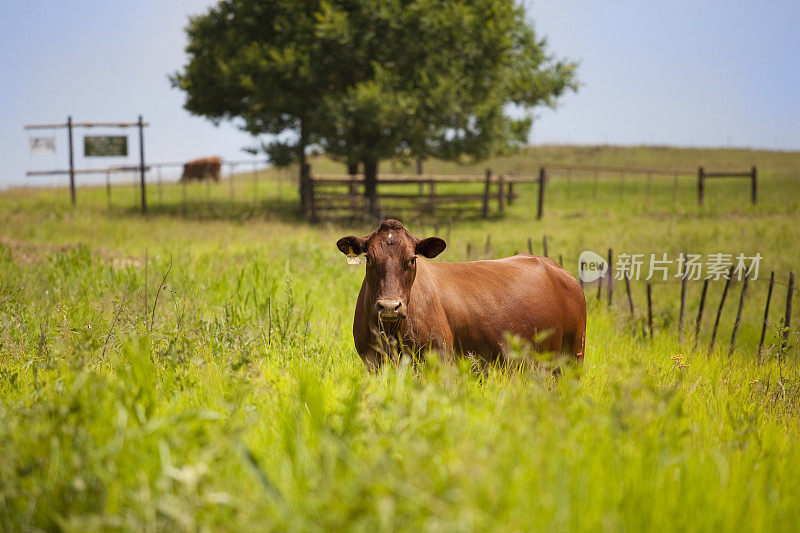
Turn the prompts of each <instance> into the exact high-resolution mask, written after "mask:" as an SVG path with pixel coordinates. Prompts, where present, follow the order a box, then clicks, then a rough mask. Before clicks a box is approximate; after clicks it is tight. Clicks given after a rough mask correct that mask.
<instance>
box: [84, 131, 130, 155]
mask: <svg viewBox="0 0 800 533" xmlns="http://www.w3.org/2000/svg"><path fill="white" fill-rule="evenodd" d="M83 155H84V156H85V157H111V156H126V155H128V136H127V135H85V136H84V137H83Z"/></svg>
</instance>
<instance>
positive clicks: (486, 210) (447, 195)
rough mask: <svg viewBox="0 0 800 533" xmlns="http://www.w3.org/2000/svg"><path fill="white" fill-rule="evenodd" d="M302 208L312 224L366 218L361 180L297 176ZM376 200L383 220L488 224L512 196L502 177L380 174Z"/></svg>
mask: <svg viewBox="0 0 800 533" xmlns="http://www.w3.org/2000/svg"><path fill="white" fill-rule="evenodd" d="M301 179H302V180H303V184H302V187H301V190H302V195H303V208H304V211H305V212H306V214H307V215H308V216H309V217H310V218H311V220H319V219H320V218H337V217H340V218H341V217H345V218H354V219H357V218H360V217H363V216H364V213H365V212H366V208H367V206H366V198H365V196H364V187H365V183H364V178H363V176H358V175H355V176H353V175H349V174H345V175H341V174H326V175H318V176H315V175H312V174H311V171H310V169H307V171H306V172H304V173H303V174H302V177H301ZM377 194H378V201H379V206H380V211H381V213H382V214H389V213H402V214H416V215H428V216H443V215H451V216H452V215H453V214H464V213H471V214H473V215H476V216H477V215H480V216H482V217H483V218H487V217H488V216H489V215H490V214H491V212H492V204H493V203H494V202H496V206H497V211H496V212H497V213H502V212H503V211H504V209H505V206H506V204H510V203H511V202H513V200H514V198H516V195H515V193H514V191H513V186H512V184H511V183H509V182H508V181H507V179H506V177H505V176H504V175H502V174H500V175H496V174H493V173H492V171H491V170H489V169H487V170H486V172H485V174H483V175H475V174H473V175H435V174H416V175H415V174H412V175H404V174H380V175H379V176H378V183H377Z"/></svg>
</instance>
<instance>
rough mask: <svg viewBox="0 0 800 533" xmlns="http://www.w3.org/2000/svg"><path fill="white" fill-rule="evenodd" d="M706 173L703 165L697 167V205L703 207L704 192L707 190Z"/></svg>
mask: <svg viewBox="0 0 800 533" xmlns="http://www.w3.org/2000/svg"><path fill="white" fill-rule="evenodd" d="M705 177H706V173H705V171H704V170H703V167H700V168H698V169H697V205H698V206H700V207H703V193H704V192H705Z"/></svg>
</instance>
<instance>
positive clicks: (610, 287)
mask: <svg viewBox="0 0 800 533" xmlns="http://www.w3.org/2000/svg"><path fill="white" fill-rule="evenodd" d="M613 265H614V252H613V251H612V250H611V248H609V249H608V283H606V289H608V306H609V307H611V297H612V295H613V293H614V270H613V268H612V266H613Z"/></svg>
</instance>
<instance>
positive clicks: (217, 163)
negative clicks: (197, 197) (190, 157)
mask: <svg viewBox="0 0 800 533" xmlns="http://www.w3.org/2000/svg"><path fill="white" fill-rule="evenodd" d="M221 167H222V159H220V158H219V157H204V158H203V159H195V160H194V161H187V162H186V163H185V164H184V165H183V175H182V176H181V181H190V180H204V179H208V178H211V179H213V180H214V181H219V170H220V168H221Z"/></svg>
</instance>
